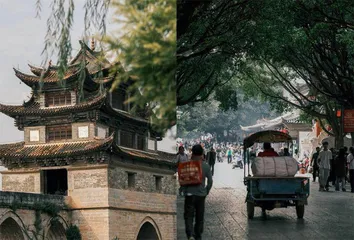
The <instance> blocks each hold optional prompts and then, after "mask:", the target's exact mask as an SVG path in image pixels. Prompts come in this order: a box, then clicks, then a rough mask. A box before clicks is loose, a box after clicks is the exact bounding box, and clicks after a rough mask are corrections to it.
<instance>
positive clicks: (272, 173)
mask: <svg viewBox="0 0 354 240" xmlns="http://www.w3.org/2000/svg"><path fill="white" fill-rule="evenodd" d="M251 169H252V173H253V176H255V177H293V176H295V174H296V173H297V171H298V162H297V161H296V159H294V158H292V157H256V158H255V159H254V160H253V161H252V165H251Z"/></svg>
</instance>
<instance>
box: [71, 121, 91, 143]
mask: <svg viewBox="0 0 354 240" xmlns="http://www.w3.org/2000/svg"><path fill="white" fill-rule="evenodd" d="M81 126H89V136H88V138H79V130H78V129H79V127H81ZM94 136H95V124H94V123H92V122H84V123H73V124H72V140H73V141H77V140H84V141H85V140H87V139H93V138H94Z"/></svg>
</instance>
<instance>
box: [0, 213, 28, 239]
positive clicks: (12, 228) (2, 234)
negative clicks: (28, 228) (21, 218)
mask: <svg viewBox="0 0 354 240" xmlns="http://www.w3.org/2000/svg"><path fill="white" fill-rule="evenodd" d="M0 239H1V240H24V237H23V233H22V230H21V227H20V226H19V225H18V224H17V222H16V221H15V220H14V219H13V218H11V217H9V218H7V219H6V220H5V221H3V222H2V223H1V225H0Z"/></svg>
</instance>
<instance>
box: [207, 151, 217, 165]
mask: <svg viewBox="0 0 354 240" xmlns="http://www.w3.org/2000/svg"><path fill="white" fill-rule="evenodd" d="M206 159H207V161H208V163H209V165H214V164H215V161H216V152H211V151H210V152H208V153H207V158H206Z"/></svg>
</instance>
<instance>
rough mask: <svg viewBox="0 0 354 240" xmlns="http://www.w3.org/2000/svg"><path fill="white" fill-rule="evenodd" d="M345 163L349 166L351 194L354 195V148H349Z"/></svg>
mask: <svg viewBox="0 0 354 240" xmlns="http://www.w3.org/2000/svg"><path fill="white" fill-rule="evenodd" d="M347 163H348V164H349V182H350V187H351V192H352V193H354V148H353V147H350V148H349V154H348V157H347Z"/></svg>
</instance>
